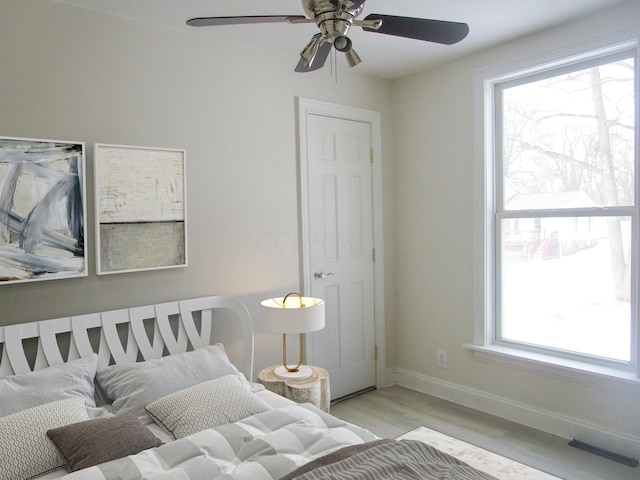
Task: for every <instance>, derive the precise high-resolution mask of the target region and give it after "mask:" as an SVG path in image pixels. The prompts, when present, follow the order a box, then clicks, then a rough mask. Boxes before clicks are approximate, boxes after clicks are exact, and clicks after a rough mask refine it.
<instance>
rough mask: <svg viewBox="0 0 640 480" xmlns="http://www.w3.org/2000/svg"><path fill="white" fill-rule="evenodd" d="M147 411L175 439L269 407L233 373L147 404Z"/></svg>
mask: <svg viewBox="0 0 640 480" xmlns="http://www.w3.org/2000/svg"><path fill="white" fill-rule="evenodd" d="M146 410H147V412H148V413H149V415H151V417H152V418H153V419H154V420H155V421H156V423H158V424H159V425H160V426H162V427H164V428H165V429H166V430H168V431H169V432H171V434H172V435H173V436H174V437H175V438H183V437H186V436H187V435H191V434H192V433H195V432H200V431H202V430H205V429H207V428H213V427H217V426H219V425H225V424H227V423H234V422H237V421H238V420H242V419H243V418H246V417H250V416H251V415H255V414H257V413H262V412H266V411H267V410H271V407H270V406H269V405H268V404H267V403H266V402H265V401H263V400H262V399H260V397H258V396H256V394H255V393H253V392H252V391H251V390H250V389H249V387H248V386H247V385H244V384H242V383H241V382H240V380H239V379H238V377H236V376H235V375H225V376H224V377H220V378H216V379H215V380H209V381H207V382H203V383H200V384H198V385H195V386H193V387H189V388H185V389H184V390H180V391H178V392H174V393H171V394H169V395H167V396H164V397H162V398H159V399H158V400H156V401H155V402H152V403H150V404H149V405H147V407H146Z"/></svg>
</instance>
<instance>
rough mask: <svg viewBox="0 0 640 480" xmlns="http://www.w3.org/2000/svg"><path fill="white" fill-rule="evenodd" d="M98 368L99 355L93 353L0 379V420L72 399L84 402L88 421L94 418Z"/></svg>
mask: <svg viewBox="0 0 640 480" xmlns="http://www.w3.org/2000/svg"><path fill="white" fill-rule="evenodd" d="M97 366H98V355H96V354H95V353H92V354H91V355H89V356H87V357H83V358H79V359H77V360H72V361H70V362H67V363H62V364H60V365H55V366H53V367H47V368H43V369H42V370H36V371H35V372H29V373H25V374H22V375H12V376H10V377H5V378H3V379H0V398H2V402H0V417H4V416H7V415H10V414H12V413H16V412H19V411H20V410H24V409H26V408H31V407H35V406H38V405H43V404H45V403H51V402H54V401H56V400H63V399H65V398H73V397H78V398H83V399H84V401H85V404H86V406H87V411H88V412H89V415H90V417H92V418H93V417H97V416H98V415H100V413H101V412H102V409H101V408H96V402H95V398H94V393H95V388H94V380H95V377H96V368H97Z"/></svg>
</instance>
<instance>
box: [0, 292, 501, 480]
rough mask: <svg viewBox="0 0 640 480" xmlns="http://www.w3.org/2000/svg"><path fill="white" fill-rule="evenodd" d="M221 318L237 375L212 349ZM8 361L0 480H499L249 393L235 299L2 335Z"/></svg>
mask: <svg viewBox="0 0 640 480" xmlns="http://www.w3.org/2000/svg"><path fill="white" fill-rule="evenodd" d="M220 318H224V319H226V320H228V319H229V318H231V320H232V322H233V324H234V326H235V327H237V331H239V332H240V333H239V335H238V336H239V337H240V338H238V339H235V340H234V341H233V342H231V343H233V344H234V345H235V344H240V345H241V349H240V353H239V355H237V356H238V357H240V358H239V359H238V360H237V361H236V362H235V363H237V364H238V365H239V367H238V366H236V364H234V363H233V362H231V360H230V358H229V355H228V354H227V350H226V349H225V345H224V344H222V343H220V342H217V341H216V339H215V338H212V337H213V336H214V335H213V334H214V333H215V332H216V328H215V326H216V322H218V321H219V319H220ZM227 344H228V343H227ZM0 350H1V355H0V478H2V480H13V479H18V480H23V479H27V478H39V479H42V480H50V479H58V478H61V479H64V480H78V479H82V480H94V479H95V480H106V479H122V480H128V479H131V480H133V479H136V480H137V479H143V478H144V479H152V480H163V479H185V480H196V479H197V480H200V479H238V480H242V479H250V480H260V479H265V480H273V479H286V480H293V479H298V480H312V479H320V478H352V479H360V478H398V479H400V478H425V479H427V478H432V479H445V478H459V479H478V480H487V479H491V478H492V477H490V476H488V475H486V474H484V473H482V472H479V471H477V470H474V469H473V468H471V467H469V466H468V465H465V464H464V463H462V462H460V461H458V460H456V459H455V458H453V457H450V456H448V455H446V454H442V453H441V452H438V451H437V450H434V449H432V448H430V447H428V446H427V445H425V444H423V443H421V442H417V441H393V440H388V439H380V438H377V437H376V436H375V435H374V434H373V433H371V432H370V431H368V430H365V429H363V428H360V427H358V426H356V425H353V424H350V423H347V422H344V421H342V420H340V419H338V418H336V417H334V416H332V415H330V414H328V413H325V412H323V411H321V410H319V409H317V408H316V407H314V406H313V405H310V404H301V405H299V404H296V403H294V402H291V401H290V400H287V399H284V398H282V397H280V396H278V395H276V394H274V393H272V392H269V391H267V390H265V389H264V388H263V387H262V386H261V385H258V384H255V383H252V381H251V380H252V379H253V327H252V321H251V317H250V315H249V312H248V311H247V309H246V307H245V306H244V305H243V304H242V303H241V302H240V301H238V300H237V299H234V298H231V297H222V296H210V297H202V298H194V299H187V300H180V301H175V302H169V303H162V304H156V305H147V306H139V307H133V308H127V309H121V310H115V311H107V312H99V313H92V314H87V315H78V316H73V317H68V318H58V319H52V320H43V321H39V322H32V323H26V324H18V325H9V326H2V327H0ZM345 475H346V476H345Z"/></svg>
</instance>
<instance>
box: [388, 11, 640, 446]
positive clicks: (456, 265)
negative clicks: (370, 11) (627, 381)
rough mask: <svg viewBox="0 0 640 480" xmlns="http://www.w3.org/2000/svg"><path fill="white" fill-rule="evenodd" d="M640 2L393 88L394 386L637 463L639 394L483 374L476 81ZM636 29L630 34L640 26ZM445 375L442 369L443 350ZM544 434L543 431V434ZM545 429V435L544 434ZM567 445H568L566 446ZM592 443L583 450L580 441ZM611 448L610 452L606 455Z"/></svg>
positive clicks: (590, 31) (513, 374)
mask: <svg viewBox="0 0 640 480" xmlns="http://www.w3.org/2000/svg"><path fill="white" fill-rule="evenodd" d="M638 19H640V3H638V2H628V3H626V4H625V6H624V7H622V8H619V9H611V10H609V11H607V12H604V13H601V14H599V15H596V16H593V17H590V18H585V19H582V20H581V21H578V22H575V23H572V24H568V25H565V26H563V27H561V28H556V29H552V30H550V31H546V32H542V33H540V34H538V35H533V36H530V37H528V38H524V39H521V40H519V41H514V42H510V43H509V44H506V45H502V46H499V47H496V48H492V49H489V50H487V51H484V52H482V53H480V54H476V55H473V56H470V57H468V58H465V59H462V60H459V61H456V62H454V63H451V64H448V65H444V66H440V67H438V68H434V69H431V70H429V71H427V72H424V73H421V74H417V75H413V76H410V77H407V78H404V79H401V80H399V81H396V82H395V83H394V85H393V87H392V88H393V103H394V106H395V114H394V135H395V136H394V138H395V157H396V162H395V167H396V179H395V182H396V183H395V185H396V188H395V194H396V197H395V201H396V218H395V221H396V230H395V233H396V237H395V247H396V254H397V258H396V282H397V283H396V295H397V297H396V335H397V345H398V346H400V345H401V346H402V348H398V349H397V364H396V366H397V379H398V381H399V382H400V383H403V384H405V385H408V386H411V387H413V388H416V389H419V390H422V391H426V392H430V393H434V394H436V395H439V396H442V397H445V398H451V399H453V400H456V401H459V402H462V403H467V404H470V405H472V406H475V407H477V408H480V409H483V410H486V411H490V412H491V413H495V414H498V415H501V416H502V415H504V416H507V417H511V418H514V419H516V420H519V421H522V422H524V423H529V424H533V425H534V426H538V427H540V428H543V429H546V430H551V431H554V433H558V434H562V435H564V436H568V435H573V434H580V435H583V438H584V436H587V435H589V436H590V435H592V434H597V433H598V432H601V433H603V436H602V437H600V438H598V439H597V440H599V441H602V440H603V438H605V439H607V441H608V439H609V437H614V440H619V442H618V443H619V445H618V446H621V448H629V450H633V451H635V454H636V455H638V452H640V421H639V420H638V419H639V418H640V385H636V386H635V387H632V388H631V390H632V392H631V393H626V394H625V393H616V392H612V391H606V390H605V389H602V388H598V387H593V386H589V385H585V384H581V383H577V382H572V381H565V380H562V379H559V378H554V377H550V376H546V375H542V374H536V373H531V372H528V371H524V370H520V369H516V368H510V367H505V366H498V365H495V364H489V363H482V362H479V361H477V360H475V359H474V357H473V355H472V354H471V352H469V351H468V350H465V349H464V348H463V344H465V343H472V339H473V321H472V317H473V310H472V307H473V284H472V277H473V257H472V254H473V212H474V205H473V171H474V165H473V161H474V160H475V159H477V158H478V155H476V152H474V145H473V138H474V137H473V135H474V130H473V128H474V125H473V121H474V118H473V97H472V75H473V72H474V70H475V69H479V68H486V67H489V66H492V65H496V64H499V63H502V62H508V61H512V60H516V59H518V58H522V57H526V56H531V55H536V54H539V53H542V52H545V51H547V50H550V49H555V48H558V47H560V46H562V45H569V44H572V43H574V42H581V41H584V40H587V39H589V38H590V36H591V35H595V34H597V35H601V34H605V33H606V32H607V31H613V30H616V29H618V28H624V27H627V28H628V27H629V26H630V25H635V28H636V29H637V31H638V33H640V23H639V20H638ZM634 22H635V23H634ZM439 348H441V349H446V350H448V365H449V366H448V368H447V369H442V368H437V367H436V349H439ZM543 423H545V424H543ZM547 423H548V424H547ZM569 438H571V437H569ZM585 441H587V440H586V439H585ZM602 446H603V447H604V448H612V444H611V443H607V444H604V445H602Z"/></svg>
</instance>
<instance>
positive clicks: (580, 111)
mask: <svg viewBox="0 0 640 480" xmlns="http://www.w3.org/2000/svg"><path fill="white" fill-rule="evenodd" d="M634 105H635V102H634V59H633V58H628V59H625V60H620V61H615V62H612V63H608V64H605V65H600V66H594V67H590V68H585V69H584V70H580V71H577V72H571V73H567V74H562V75H557V76H554V77H551V78H544V79H541V80H536V81H533V82H531V83H526V84H523V85H516V86H511V87H507V88H503V90H502V156H503V170H504V183H503V192H504V193H503V197H504V209H505V210H528V209H549V208H551V209H557V208H584V207H595V206H617V205H619V206H623V205H624V206H629V205H633V204H634V174H633V168H634V123H635V114H634Z"/></svg>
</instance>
